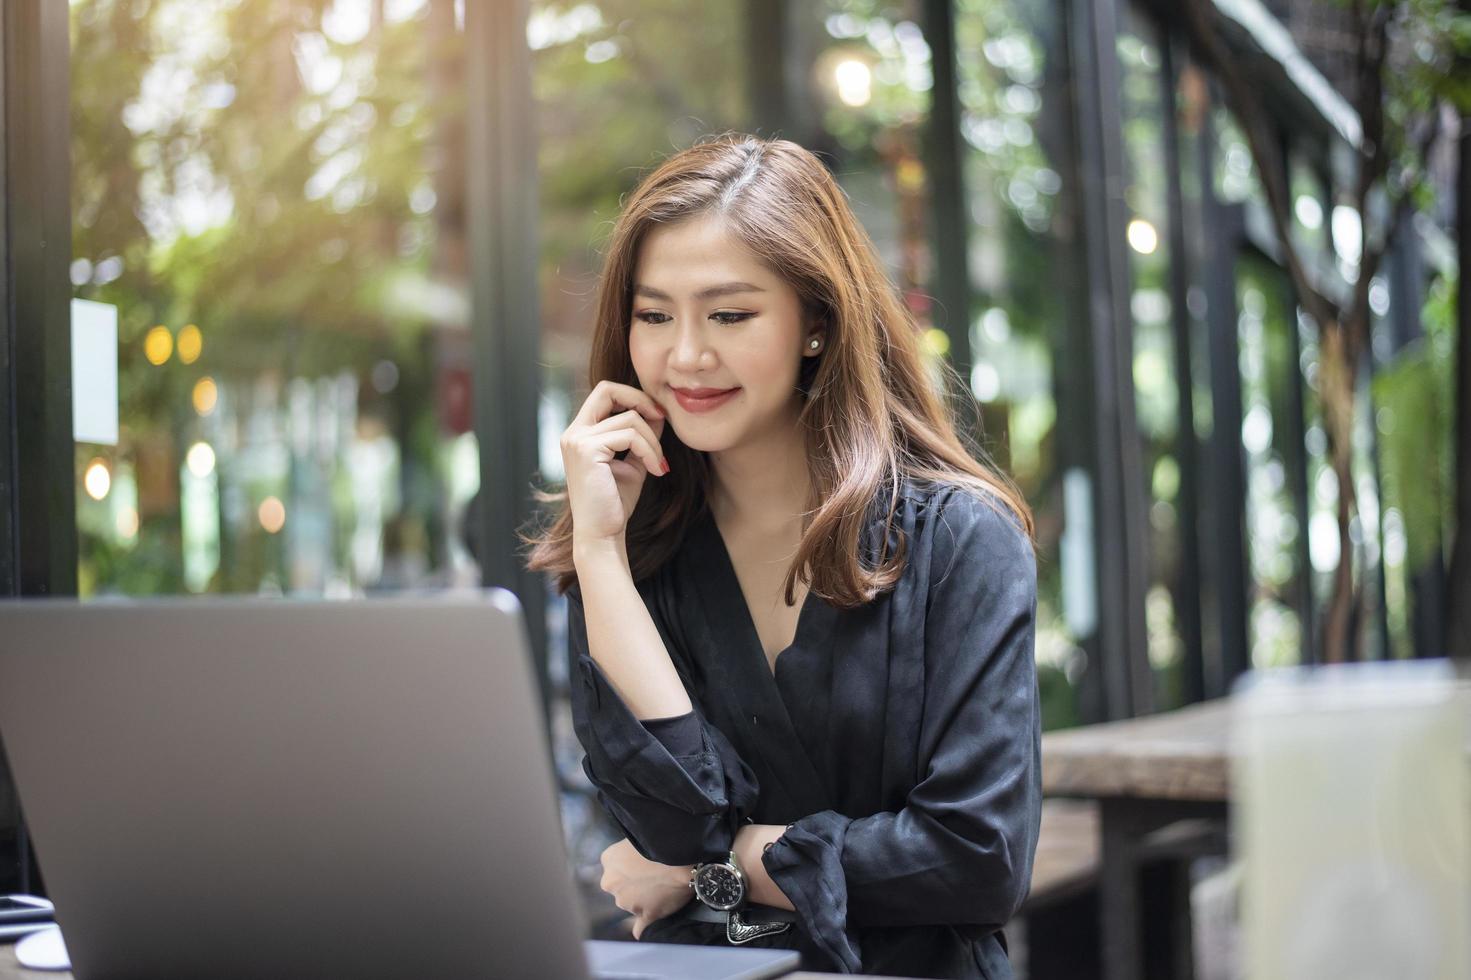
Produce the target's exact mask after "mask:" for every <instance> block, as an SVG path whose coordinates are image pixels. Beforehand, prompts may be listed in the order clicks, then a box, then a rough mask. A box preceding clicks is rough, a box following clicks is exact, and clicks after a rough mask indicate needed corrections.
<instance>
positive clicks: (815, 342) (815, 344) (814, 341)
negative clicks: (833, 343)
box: [807, 337, 822, 350]
mask: <svg viewBox="0 0 1471 980" xmlns="http://www.w3.org/2000/svg"><path fill="white" fill-rule="evenodd" d="M807 346H808V347H811V348H812V349H813V350H817V348H818V347H820V346H822V341H820V340H818V339H817V338H816V337H813V338H812V342H811V343H810V344H808V345H807Z"/></svg>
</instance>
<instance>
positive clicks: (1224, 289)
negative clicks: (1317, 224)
mask: <svg viewBox="0 0 1471 980" xmlns="http://www.w3.org/2000/svg"><path fill="white" fill-rule="evenodd" d="M1213 101H1214V100H1213ZM1215 143H1216V138H1215V127H1214V125H1213V124H1212V121H1211V118H1210V115H1209V114H1207V115H1206V117H1205V119H1204V121H1203V123H1202V127H1201V140H1200V145H1199V160H1198V161H1197V163H1198V165H1199V172H1200V208H1201V214H1200V222H1201V227H1202V231H1203V234H1202V236H1201V237H1202V239H1203V241H1202V244H1203V247H1204V251H1203V254H1202V269H1203V271H1204V273H1205V295H1206V316H1205V320H1206V333H1207V340H1206V349H1207V351H1208V353H1209V355H1210V358H1209V360H1210V387H1211V418H1212V423H1211V435H1210V439H1209V440H1208V442H1207V448H1206V456H1207V462H1206V471H1205V472H1206V475H1207V479H1208V482H1209V485H1210V487H1211V490H1212V493H1211V508H1210V515H1209V516H1208V517H1207V521H1208V526H1209V533H1210V538H1209V539H1210V540H1212V541H1214V542H1215V547H1216V548H1217V549H1218V551H1217V554H1216V556H1215V560H1214V561H1212V562H1211V563H1210V564H1211V567H1212V568H1213V569H1214V574H1213V576H1212V578H1213V581H1212V583H1211V584H1212V586H1213V587H1214V588H1213V591H1214V593H1215V598H1216V624H1215V625H1216V630H1217V637H1218V646H1217V653H1218V656H1217V658H1216V663H1214V664H1212V663H1209V662H1207V664H1206V667H1207V670H1206V675H1205V693H1206V696H1207V697H1220V696H1222V695H1224V694H1226V693H1227V692H1228V691H1229V690H1230V686H1231V681H1232V680H1233V679H1234V678H1235V677H1236V676H1237V675H1239V674H1240V673H1241V672H1242V671H1244V670H1245V669H1246V668H1247V666H1248V665H1249V664H1250V652H1249V651H1250V647H1249V643H1248V636H1249V634H1248V630H1247V591H1246V587H1247V586H1246V583H1247V567H1246V459H1245V449H1244V448H1243V447H1242V445H1241V413H1242V408H1241V368H1240V363H1241V358H1240V345H1239V341H1238V337H1237V327H1236V316H1237V309H1236V275H1235V273H1236V258H1237V256H1238V255H1239V254H1240V253H1241V250H1242V248H1243V244H1244V242H1245V222H1244V220H1243V216H1242V211H1241V208H1240V206H1239V205H1229V204H1226V203H1225V202H1222V201H1221V200H1219V199H1218V198H1217V197H1216V194H1215V181H1214V162H1215V148H1216V147H1215ZM1211 668H1214V669H1211Z"/></svg>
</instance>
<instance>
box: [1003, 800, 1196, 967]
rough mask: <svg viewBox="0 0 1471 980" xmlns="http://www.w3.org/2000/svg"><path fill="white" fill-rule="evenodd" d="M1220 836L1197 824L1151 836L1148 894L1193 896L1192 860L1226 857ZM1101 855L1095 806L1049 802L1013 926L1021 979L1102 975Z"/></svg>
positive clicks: (1146, 857)
mask: <svg viewBox="0 0 1471 980" xmlns="http://www.w3.org/2000/svg"><path fill="white" fill-rule="evenodd" d="M1221 834H1222V828H1221V827H1220V826H1218V825H1216V824H1214V823H1212V822H1209V821H1196V820H1185V821H1181V822H1179V823H1176V824H1171V825H1169V826H1166V827H1164V828H1162V829H1160V830H1159V831H1156V832H1155V833H1154V834H1151V835H1150V836H1149V837H1148V838H1147V841H1146V843H1145V846H1144V849H1143V862H1144V863H1143V867H1142V870H1141V884H1142V887H1143V889H1144V891H1145V893H1146V894H1148V893H1150V892H1154V891H1158V890H1161V889H1167V888H1179V887H1182V886H1183V887H1186V888H1188V876H1189V863H1190V861H1191V859H1193V858H1194V857H1196V856H1198V855H1200V854H1202V853H1212V852H1218V851H1220V850H1224V841H1222V840H1221V839H1220V838H1221ZM1101 850H1102V848H1101V840H1100V837H1099V814H1098V803H1097V802H1096V801H1094V800H1072V799H1063V798H1052V799H1047V800H1044V801H1043V803H1042V829H1041V832H1040V834H1039V835H1038V838H1037V855H1036V858H1035V860H1034V861H1033V865H1032V887H1031V890H1030V891H1029V892H1028V893H1027V898H1026V901H1025V902H1024V903H1023V904H1022V907H1021V910H1020V911H1019V912H1018V913H1017V916H1016V918H1015V919H1014V920H1012V922H1010V923H1008V924H1007V926H1006V936H1007V941H1008V944H1009V946H1010V950H1011V958H1012V963H1013V966H1014V967H1015V968H1016V971H1017V976H1018V977H1026V978H1028V980H1052V978H1068V980H1090V978H1096V977H1100V976H1101V975H1102V958H1101V948H1100V945H1099V940H1100V936H1099V931H1098V885H1099V869H1100V862H1101V860H1102V858H1101ZM1145 926H1146V930H1147V931H1152V930H1153V929H1157V928H1160V927H1162V926H1163V924H1162V923H1149V922H1146V923H1145ZM1167 973H1168V971H1167V970H1166V971H1165V975H1167Z"/></svg>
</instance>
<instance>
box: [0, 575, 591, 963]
mask: <svg viewBox="0 0 1471 980" xmlns="http://www.w3.org/2000/svg"><path fill="white" fill-rule="evenodd" d="M528 660H529V657H528V650H527V645H526V641H525V635H524V629H523V626H522V622H521V619H520V615H519V609H518V607H517V604H516V601H515V599H514V597H512V596H511V595H510V593H507V592H503V591H499V590H496V591H492V592H490V593H487V594H485V595H482V596H474V597H463V596H462V597H456V598H444V599H422V598H412V599H409V598H403V599H386V600H379V599H375V600H372V601H363V602H351V603H333V602H301V601H289V600H251V599H240V600H172V601H168V600H166V601H157V602H143V603H127V604H111V603H107V604H101V603H96V604H78V603H75V602H67V601H62V600H51V601H21V602H14V601H12V602H3V603H0V737H3V740H4V746H5V749H6V752H7V754H8V756H9V760H10V763H11V767H12V769H13V772H14V776H15V780H16V784H17V786H18V788H19V790H20V796H21V803H22V806H23V808H24V810H25V814H26V818H27V822H28V824H29V825H30V827H31V830H32V835H33V837H34V841H35V846H36V849H37V853H38V856H39V858H40V861H41V866H42V871H43V873H44V875H45V877H46V883H47V887H48V891H49V892H50V894H51V896H52V897H53V898H54V899H55V901H56V905H57V914H58V918H59V920H60V922H61V924H62V927H63V930H64V932H65V934H66V938H67V945H68V947H69V949H70V953H71V958H72V964H73V968H74V971H75V974H76V976H77V977H78V978H80V980H92V978H103V977H151V978H171V977H206V976H208V977H263V976H271V977H314V978H320V977H329V976H342V977H378V976H382V977H390V976H391V977H404V976H437V977H460V976H463V977H470V976H480V977H484V976H494V977H505V978H513V977H559V978H561V977H571V978H579V977H584V976H585V975H586V965H585V961H584V959H583V952H582V944H581V942H580V940H581V938H582V936H583V935H584V932H583V928H582V923H581V919H580V906H579V903H578V902H577V901H576V899H575V896H574V892H573V888H572V883H571V879H570V876H569V874H568V870H567V864H566V856H565V851H564V848H563V843H562V836H561V829H560V827H561V825H560V821H559V818H558V811H557V806H556V802H555V791H554V787H553V783H552V779H551V773H550V769H549V763H548V760H549V755H548V751H547V745H546V739H545V734H544V730H543V727H542V722H541V719H540V715H539V709H538V705H539V700H538V696H537V693H536V691H535V689H534V685H533V682H532V677H531V672H530V669H529V664H528Z"/></svg>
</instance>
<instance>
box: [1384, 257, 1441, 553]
mask: <svg viewBox="0 0 1471 980" xmlns="http://www.w3.org/2000/svg"><path fill="white" fill-rule="evenodd" d="M1422 319H1423V322H1424V325H1425V328H1426V333H1425V336H1423V337H1422V338H1420V340H1419V341H1417V342H1416V343H1415V344H1414V345H1412V346H1410V347H1408V348H1406V349H1405V350H1404V351H1402V352H1401V353H1400V355H1399V357H1398V358H1397V359H1396V360H1395V363H1394V364H1393V365H1391V366H1390V367H1388V368H1386V369H1384V370H1382V371H1380V372H1379V373H1378V374H1377V375H1376V376H1375V378H1374V402H1375V404H1376V405H1377V406H1378V409H1379V422H1378V424H1379V428H1380V432H1381V435H1382V438H1381V440H1380V465H1381V468H1382V472H1383V482H1384V498H1385V501H1386V503H1387V504H1388V505H1390V506H1394V507H1397V508H1398V509H1399V511H1400V513H1401V514H1402V515H1403V518H1404V524H1405V537H1406V545H1407V550H1406V561H1407V563H1408V565H1409V567H1411V568H1422V567H1424V566H1425V565H1426V564H1427V563H1429V562H1431V561H1434V560H1441V559H1442V557H1443V556H1442V555H1441V551H1440V549H1441V548H1442V546H1443V542H1445V541H1448V540H1450V537H1449V535H1448V534H1447V533H1446V531H1447V529H1448V528H1449V527H1450V526H1451V523H1452V515H1451V507H1452V500H1451V493H1450V487H1451V486H1452V480H1451V473H1450V461H1451V460H1452V459H1454V447H1453V445H1452V441H1453V434H1452V432H1451V428H1452V425H1451V405H1452V404H1453V402H1452V390H1453V384H1454V380H1453V377H1452V365H1453V358H1452V357H1451V351H1450V347H1451V338H1452V336H1453V335H1454V331H1455V281H1454V280H1452V279H1449V278H1441V279H1438V280H1437V281H1436V283H1435V285H1434V286H1433V288H1432V289H1431V293H1430V296H1429V298H1428V299H1427V302H1426V305H1425V309H1424V312H1423V315H1422Z"/></svg>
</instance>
